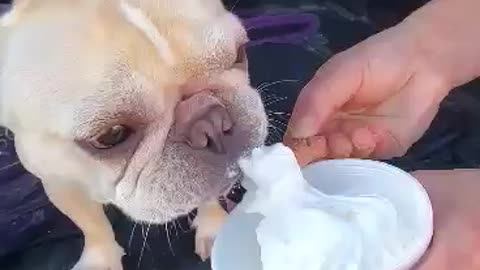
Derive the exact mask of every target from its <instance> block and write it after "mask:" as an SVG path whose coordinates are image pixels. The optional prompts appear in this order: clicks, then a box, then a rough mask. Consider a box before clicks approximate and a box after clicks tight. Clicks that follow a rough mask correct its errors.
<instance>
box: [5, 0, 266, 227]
mask: <svg viewBox="0 0 480 270" xmlns="http://www.w3.org/2000/svg"><path fill="white" fill-rule="evenodd" d="M2 23H3V26H2V28H1V32H0V38H1V43H0V47H1V48H2V51H1V52H0V54H1V56H0V71H1V85H0V94H1V95H0V98H1V100H0V106H1V109H2V110H1V113H0V117H1V119H2V124H4V125H6V126H7V127H9V128H11V129H12V130H13V131H14V133H15V134H16V145H17V150H18V154H19V157H20V159H21V160H22V162H23V164H24V165H25V166H26V167H27V168H28V169H29V170H30V171H31V172H33V173H34V174H36V175H37V176H39V177H40V178H41V179H42V180H43V181H44V183H45V184H46V185H50V186H53V187H55V186H59V185H69V187H73V186H74V185H76V186H74V187H75V188H84V189H86V190H87V191H88V192H90V194H91V195H92V196H95V198H96V199H98V200H103V201H106V202H111V203H113V204H115V205H117V206H118V207H120V208H121V209H122V210H123V211H124V212H125V213H127V214H128V215H129V216H131V217H132V218H134V219H137V220H142V221H147V222H155V223H161V222H165V221H168V220H171V219H173V218H175V217H177V216H180V215H183V214H186V213H188V212H189V211H191V210H192V209H194V208H195V207H197V206H198V205H199V204H200V203H202V202H203V201H205V200H209V199H213V198H215V197H217V196H218V195H219V194H221V193H222V192H223V191H224V190H225V189H227V188H228V187H229V186H230V185H231V184H233V182H235V181H236V180H237V178H238V177H239V174H238V173H239V172H238V167H237V165H236V161H237V159H238V158H239V157H241V156H242V155H244V154H245V153H246V152H248V151H249V150H250V149H252V148H253V147H256V146H258V145H260V144H262V143H263V141H264V139H265V137H266V117H265V113H264V110H263V106H262V104H261V100H260V98H259V96H258V94H257V93H256V92H255V91H254V89H252V88H251V87H250V85H249V81H248V74H247V70H246V63H245V61H246V59H245V55H244V51H243V45H244V44H245V42H246V34H245V30H244V29H243V27H242V26H241V24H240V22H239V21H238V20H237V18H236V17H234V16H233V15H232V14H230V13H229V12H227V11H226V10H225V9H224V8H223V6H222V5H221V3H220V1H219V0H202V1H198V0H181V1H178V0H177V1H171V0H156V1H154V0H143V1H133V0H132V1H127V0H125V1H120V0H107V1H68V0H63V1H62V0H42V1H31V2H30V1H28V0H24V1H18V2H17V7H16V8H15V10H14V11H12V12H11V13H10V14H8V15H7V16H6V17H4V19H3V21H2Z"/></svg>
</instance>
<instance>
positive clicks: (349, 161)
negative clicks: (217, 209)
mask: <svg viewBox="0 0 480 270" xmlns="http://www.w3.org/2000/svg"><path fill="white" fill-rule="evenodd" d="M332 165H335V166H364V167H369V168H379V169H384V170H387V171H390V172H393V173H396V174H398V175H400V176H402V177H404V178H405V179H409V180H410V181H411V183H412V184H414V185H415V186H416V189H417V191H418V192H419V195H420V196H421V199H422V201H423V203H422V204H421V205H423V207H422V209H423V211H424V212H425V216H424V218H425V219H424V220H425V221H426V222H427V224H425V228H424V230H423V231H422V234H423V233H425V234H424V236H423V237H421V236H419V237H418V242H417V244H416V245H413V246H412V247H410V248H409V250H414V251H416V252H413V251H412V252H410V253H407V254H405V260H404V261H403V262H400V263H399V264H398V265H397V266H396V267H395V268H394V269H391V270H408V269H410V268H411V267H413V266H414V265H416V264H417V263H418V262H419V261H420V259H421V258H422V257H423V255H424V254H425V252H426V251H427V249H428V247H429V245H430V243H431V241H432V238H433V232H434V226H433V221H434V220H433V207H432V202H431V200H430V197H429V195H428V192H427V191H426V189H425V188H424V186H423V185H422V184H421V183H420V182H419V181H418V179H417V178H415V177H414V176H413V175H412V174H410V173H408V172H407V171H405V170H403V169H401V168H399V167H396V166H394V165H391V164H389V163H386V162H383V161H377V160H370V159H355V158H345V159H331V160H321V161H317V162H314V163H311V164H309V165H307V166H305V167H303V168H302V173H304V172H305V171H309V170H315V169H317V170H318V168H320V169H321V168H323V167H325V166H332ZM306 180H307V181H309V182H310V181H311V180H309V179H306ZM234 211H241V208H239V207H236V208H235V209H234V210H233V211H232V213H233V212H234ZM242 212H243V211H242ZM222 231H223V230H220V232H219V235H220V234H221V233H222ZM215 254H218V249H216V248H215V242H214V244H213V247H212V257H211V266H212V269H215V270H219V269H216V268H214V266H215V265H217V264H216V263H215V261H216V260H215V257H216V256H215Z"/></svg>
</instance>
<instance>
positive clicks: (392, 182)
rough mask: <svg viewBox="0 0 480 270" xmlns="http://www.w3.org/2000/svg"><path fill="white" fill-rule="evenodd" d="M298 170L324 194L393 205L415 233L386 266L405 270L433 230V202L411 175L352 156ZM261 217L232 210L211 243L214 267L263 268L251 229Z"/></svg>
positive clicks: (216, 269) (235, 269)
mask: <svg viewBox="0 0 480 270" xmlns="http://www.w3.org/2000/svg"><path fill="white" fill-rule="evenodd" d="M303 174H304V177H305V178H306V179H307V180H308V181H309V182H310V184H311V185H313V186H314V187H316V188H318V189H319V190H321V191H322V192H324V193H326V194H332V195H334V194H336V195H360V194H366V193H367V194H377V195H379V196H383V197H385V198H387V199H389V200H390V201H391V202H392V203H393V204H394V206H395V207H396V208H397V210H398V215H399V219H400V221H402V222H403V224H406V226H409V228H410V229H411V230H412V231H414V232H416V233H415V235H414V237H412V239H411V241H410V242H409V244H408V247H407V248H406V254H405V256H403V257H402V258H398V267H396V268H395V269H385V270H408V269H410V268H411V267H413V265H414V264H415V263H416V262H417V261H418V260H419V259H420V258H421V257H422V255H423V254H424V253H425V251H426V249H427V248H428V245H429V243H430V241H431V238H432V233H433V213H432V206H431V203H430V199H429V198H428V195H427V193H426V191H425V189H424V188H423V186H422V185H421V184H420V183H419V182H418V181H417V180H416V179H415V178H413V177H412V176H411V175H410V174H408V173H406V172H404V171H402V170H400V169H398V168H396V167H394V166H391V165H388V164H386V163H382V162H377V161H369V160H356V159H344V160H328V161H321V162H318V163H314V164H312V165H310V166H308V167H306V168H305V169H303ZM260 220H261V216H260V215H258V214H247V213H245V212H243V211H242V210H241V207H237V208H236V209H235V210H233V211H232V213H231V215H230V217H229V218H228V219H227V222H226V223H225V225H224V227H223V228H222V230H221V231H220V233H219V235H218V236H217V238H216V241H215V243H214V246H213V251H212V269H213V270H262V265H261V261H260V247H259V245H258V243H257V239H256V233H255V229H256V227H257V226H258V223H259V222H260ZM298 226H299V228H300V229H301V226H302V225H301V224H299V225H298Z"/></svg>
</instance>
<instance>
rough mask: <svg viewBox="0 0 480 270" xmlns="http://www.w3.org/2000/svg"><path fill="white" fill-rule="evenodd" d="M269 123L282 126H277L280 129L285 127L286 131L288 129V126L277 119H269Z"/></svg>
mask: <svg viewBox="0 0 480 270" xmlns="http://www.w3.org/2000/svg"><path fill="white" fill-rule="evenodd" d="M269 121H271V122H273V123H275V124H278V125H280V126H276V127H277V128H280V127H283V128H284V129H286V128H287V127H288V125H287V124H286V123H284V122H282V121H279V120H277V119H269ZM282 131H285V130H282Z"/></svg>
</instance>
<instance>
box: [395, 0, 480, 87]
mask: <svg viewBox="0 0 480 270" xmlns="http://www.w3.org/2000/svg"><path fill="white" fill-rule="evenodd" d="M478 10H480V1H478V0H436V1H432V2H430V3H429V4H427V5H425V6H424V7H422V8H420V9H419V10H417V11H415V12H414V13H412V14H411V15H410V16H409V17H407V18H406V19H405V20H404V21H403V22H402V23H400V25H398V27H405V28H407V29H408V34H409V35H411V36H412V40H413V42H414V43H415V44H414V46H415V50H416V53H415V55H416V57H417V58H418V59H417V63H419V66H418V68H419V69H423V70H424V71H425V70H427V71H428V72H429V73H430V74H433V75H434V76H436V77H437V78H438V80H440V81H443V83H444V84H445V86H446V88H448V89H453V88H455V87H457V86H459V85H462V84H464V83H467V82H469V81H471V80H473V79H475V78H476V77H478V76H480V28H479V27H478V25H480V16H479V15H478V14H477V13H478Z"/></svg>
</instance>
